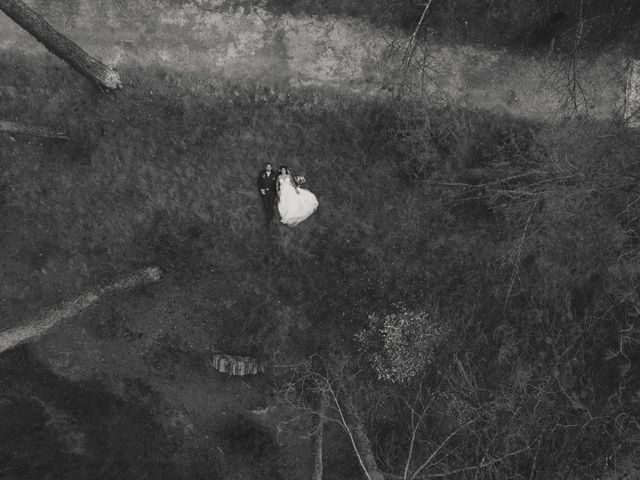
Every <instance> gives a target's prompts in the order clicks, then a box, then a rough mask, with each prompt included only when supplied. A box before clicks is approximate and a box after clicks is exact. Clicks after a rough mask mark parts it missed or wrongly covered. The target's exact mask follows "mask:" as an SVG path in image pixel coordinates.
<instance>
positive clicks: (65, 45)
mask: <svg viewBox="0 0 640 480" xmlns="http://www.w3.org/2000/svg"><path fill="white" fill-rule="evenodd" d="M0 10H2V11H3V12H4V13H6V14H7V15H8V16H9V17H10V18H12V19H13V20H14V21H15V22H16V23H17V24H18V25H20V26H21V27H22V28H24V29H25V30H26V31H27V32H29V33H30V34H31V35H33V36H34V37H35V38H36V39H37V40H38V41H39V42H40V43H42V44H43V45H44V46H45V47H47V49H49V50H50V51H51V52H52V53H53V54H55V55H57V56H58V57H60V58H61V59H62V60H64V61H65V62H67V63H69V64H70V65H71V66H72V67H73V68H75V69H76V70H77V71H78V72H80V73H81V74H82V75H84V76H85V77H87V78H89V79H90V80H91V81H93V82H95V83H97V84H98V85H101V86H103V87H105V88H108V89H115V88H120V87H122V83H121V82H120V75H118V72H116V71H115V70H114V69H113V68H112V67H110V66H107V65H105V64H103V63H102V62H100V61H98V60H96V59H95V58H93V57H91V56H90V55H89V54H88V53H87V52H85V51H84V50H82V48H80V47H79V46H78V45H76V44H75V43H73V42H72V41H71V40H69V39H68V38H67V37H65V36H64V35H62V34H61V33H59V32H58V31H57V30H56V29H54V28H53V27H52V26H51V25H50V24H49V22H47V21H46V20H45V19H44V18H43V17H42V16H40V15H38V13H36V12H35V11H33V10H32V9H31V8H29V7H28V6H27V5H25V4H24V3H23V2H21V1H20V0H0Z"/></svg>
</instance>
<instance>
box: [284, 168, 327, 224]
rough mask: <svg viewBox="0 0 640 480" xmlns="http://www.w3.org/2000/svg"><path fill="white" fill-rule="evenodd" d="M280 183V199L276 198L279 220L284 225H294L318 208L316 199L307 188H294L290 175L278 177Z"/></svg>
mask: <svg viewBox="0 0 640 480" xmlns="http://www.w3.org/2000/svg"><path fill="white" fill-rule="evenodd" d="M278 182H279V183H280V199H279V200H278V212H280V221H281V222H282V223H284V224H285V225H290V226H292V227H294V226H296V225H297V224H299V223H300V222H302V221H303V220H306V219H307V218H309V216H310V215H311V214H312V213H313V212H315V211H316V208H318V199H317V198H316V196H315V195H314V194H313V193H311V192H310V191H309V190H306V189H304V188H300V187H298V191H297V192H296V188H295V186H294V185H293V183H292V181H291V177H280V178H278Z"/></svg>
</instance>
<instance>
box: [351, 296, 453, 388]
mask: <svg viewBox="0 0 640 480" xmlns="http://www.w3.org/2000/svg"><path fill="white" fill-rule="evenodd" d="M394 308H395V310H396V311H395V312H394V313H390V314H386V315H380V314H377V313H373V314H371V315H369V325H368V327H367V328H366V329H364V330H362V331H361V332H360V333H358V335H357V338H358V340H359V342H360V346H361V348H362V350H363V351H364V353H365V357H367V359H368V360H369V362H370V363H371V366H372V367H373V369H374V370H375V372H376V374H377V376H378V379H380V380H386V381H390V382H394V383H404V382H407V381H409V380H411V379H412V378H413V377H415V376H416V375H418V374H419V373H421V372H422V371H424V369H425V368H426V367H427V366H428V365H430V364H431V363H432V362H433V360H434V356H435V349H436V347H437V346H438V345H439V344H440V343H441V342H442V340H443V339H444V329H443V327H442V326H441V325H440V324H439V323H438V322H437V321H436V318H437V311H436V309H435V308H428V309H419V310H410V309H409V308H408V307H407V306H406V305H404V304H403V303H398V304H395V305H394Z"/></svg>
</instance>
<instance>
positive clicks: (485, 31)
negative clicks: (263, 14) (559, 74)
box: [192, 0, 640, 53]
mask: <svg viewBox="0 0 640 480" xmlns="http://www.w3.org/2000/svg"><path fill="white" fill-rule="evenodd" d="M192 3H194V4H196V5H198V6H199V7H200V8H204V9H216V8H228V7H229V6H236V5H244V6H246V7H252V6H256V5H264V6H266V8H267V9H269V10H271V11H273V12H275V13H278V14H283V13H292V14H294V15H295V14H307V15H318V16H327V15H335V16H347V17H360V18H367V19H369V20H371V21H372V22H374V23H376V24H378V25H380V26H383V27H388V26H394V27H398V28H400V29H403V30H405V31H408V32H412V31H413V30H414V29H415V28H416V25H417V24H418V20H419V18H420V16H421V14H422V11H423V9H424V6H425V4H426V3H427V2H415V1H412V0H395V1H392V2H389V1H384V0H369V1H366V2H362V1H357V0H353V1H344V0H321V1H317V0H267V1H266V2H262V1H257V0H241V1H240V2H237V1H233V2H232V1H228V0H227V1H226V2H223V4H222V5H221V6H220V5H219V2H209V1H207V0H192ZM639 22H640V6H639V5H638V4H637V2H635V1H633V0H612V1H607V2H603V1H598V0H560V1H557V0H538V1H521V0H517V1H512V0H454V1H433V2H432V3H431V5H430V8H429V13H428V15H427V16H426V19H425V22H424V25H423V26H424V28H423V29H422V31H421V35H427V36H430V37H431V38H435V39H437V40H440V41H443V42H454V43H472V44H476V45H477V44H482V45H487V46H491V47H508V48H512V49H515V50H523V49H525V50H528V51H543V52H545V53H546V52H547V51H548V50H549V49H550V48H552V49H553V48H556V49H558V50H560V51H563V50H566V49H571V48H573V44H574V41H575V35H576V31H577V30H580V36H581V42H582V43H583V44H584V46H585V47H587V49H588V50H591V51H594V50H601V49H602V48H605V47H611V46H621V45H622V46H624V47H625V49H630V50H631V51H636V50H635V48H636V47H635V45H637V43H638V42H637V40H638V31H639V29H638V26H639Z"/></svg>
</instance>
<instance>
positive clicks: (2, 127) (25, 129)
mask: <svg viewBox="0 0 640 480" xmlns="http://www.w3.org/2000/svg"><path fill="white" fill-rule="evenodd" d="M0 1H1V0H0ZM0 132H7V133H18V134H20V135H30V136H33V137H44V138H54V139H56V140H69V136H68V135H67V134H66V133H65V132H60V131H56V130H51V129H49V128H47V127H36V126H34V125H24V124H22V123H15V122H8V121H5V120H0Z"/></svg>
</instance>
